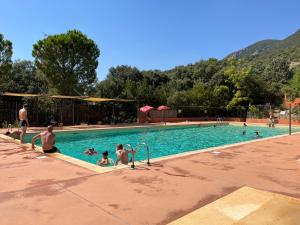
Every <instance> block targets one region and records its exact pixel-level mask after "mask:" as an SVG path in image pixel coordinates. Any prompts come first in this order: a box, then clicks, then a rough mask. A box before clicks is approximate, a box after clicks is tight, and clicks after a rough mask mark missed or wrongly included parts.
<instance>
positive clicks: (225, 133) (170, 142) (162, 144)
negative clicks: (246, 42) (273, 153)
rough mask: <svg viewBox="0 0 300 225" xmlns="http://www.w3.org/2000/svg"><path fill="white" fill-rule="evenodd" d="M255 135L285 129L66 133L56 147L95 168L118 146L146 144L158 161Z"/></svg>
mask: <svg viewBox="0 0 300 225" xmlns="http://www.w3.org/2000/svg"><path fill="white" fill-rule="evenodd" d="M243 131H246V134H245V135H243V134H242V133H243ZM255 131H258V132H259V133H260V135H261V136H262V138H266V137H271V136H276V135H281V134H287V133H288V127H276V128H268V127H262V126H248V127H246V128H244V127H243V126H238V125H224V126H216V127H214V126H197V125H188V126H154V127H142V128H122V129H105V130H89V131H71V132H70V131H68V132H57V133H56V146H57V147H58V148H59V149H60V151H61V152H62V153H63V154H65V155H68V156H71V157H74V158H77V159H81V160H84V161H87V162H90V163H93V164H96V162H97V160H98V159H99V158H101V152H102V151H105V150H107V151H108V152H109V157H110V158H112V159H113V160H115V159H116V156H115V147H116V145H117V144H118V143H121V144H123V145H125V144H130V145H132V147H133V148H134V149H135V148H136V147H137V145H138V144H139V143H141V142H145V143H147V144H148V146H149V148H150V157H151V158H158V157H162V156H168V155H174V154H178V153H183V152H189V151H193V150H200V149H206V148H209V147H216V146H222V145H225V144H233V143H239V142H244V141H249V140H254V139H257V138H256V135H255ZM293 131H300V128H293ZM33 135H34V134H28V135H27V136H26V141H27V142H30V140H31V138H32V136H33ZM37 144H38V145H39V144H40V143H39V142H38V143H37ZM91 147H93V148H95V149H96V150H97V151H98V152H99V154H98V155H93V156H87V155H85V154H84V153H83V152H84V150H85V149H87V148H91ZM135 158H136V160H144V159H146V151H143V150H141V151H139V152H138V153H137V154H136V157H135Z"/></svg>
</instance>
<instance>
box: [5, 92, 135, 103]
mask: <svg viewBox="0 0 300 225" xmlns="http://www.w3.org/2000/svg"><path fill="white" fill-rule="evenodd" d="M0 95H2V96H14V97H48V98H57V99H74V100H82V101H87V102H134V101H136V100H131V99H113V98H97V97H89V96H68V95H47V94H28V93H12V92H5V93H3V94H0Z"/></svg>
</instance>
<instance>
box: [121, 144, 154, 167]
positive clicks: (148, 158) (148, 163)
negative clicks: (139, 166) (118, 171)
mask: <svg viewBox="0 0 300 225" xmlns="http://www.w3.org/2000/svg"><path fill="white" fill-rule="evenodd" d="M143 145H144V146H146V151H147V165H148V166H150V150H149V146H148V145H147V144H146V143H145V142H141V143H139V144H138V145H137V147H136V149H135V150H133V148H132V146H131V145H130V144H126V145H125V146H128V147H130V150H131V153H132V164H131V166H130V167H131V168H132V169H134V168H135V165H134V157H135V154H136V153H137V152H138V151H140V149H141V147H142V146H143Z"/></svg>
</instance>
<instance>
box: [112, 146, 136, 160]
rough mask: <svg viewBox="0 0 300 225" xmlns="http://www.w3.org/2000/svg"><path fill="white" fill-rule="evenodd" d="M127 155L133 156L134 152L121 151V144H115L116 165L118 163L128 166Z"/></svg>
mask: <svg viewBox="0 0 300 225" xmlns="http://www.w3.org/2000/svg"><path fill="white" fill-rule="evenodd" d="M129 153H132V154H133V155H134V154H135V151H134V150H126V149H123V145H122V144H117V147H116V155H117V161H116V163H115V164H116V165H118V163H119V162H121V163H122V164H125V165H127V164H128V154H129Z"/></svg>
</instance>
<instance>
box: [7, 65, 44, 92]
mask: <svg viewBox="0 0 300 225" xmlns="http://www.w3.org/2000/svg"><path fill="white" fill-rule="evenodd" d="M7 90H8V91H10V92H20V93H46V92H47V83H46V81H45V80H43V76H42V75H41V74H40V73H39V72H38V70H37V69H36V67H35V66H34V64H33V63H32V62H31V61H28V60H22V61H21V60H17V61H15V62H14V63H13V64H12V69H11V73H10V79H9V81H8V83H7Z"/></svg>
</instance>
